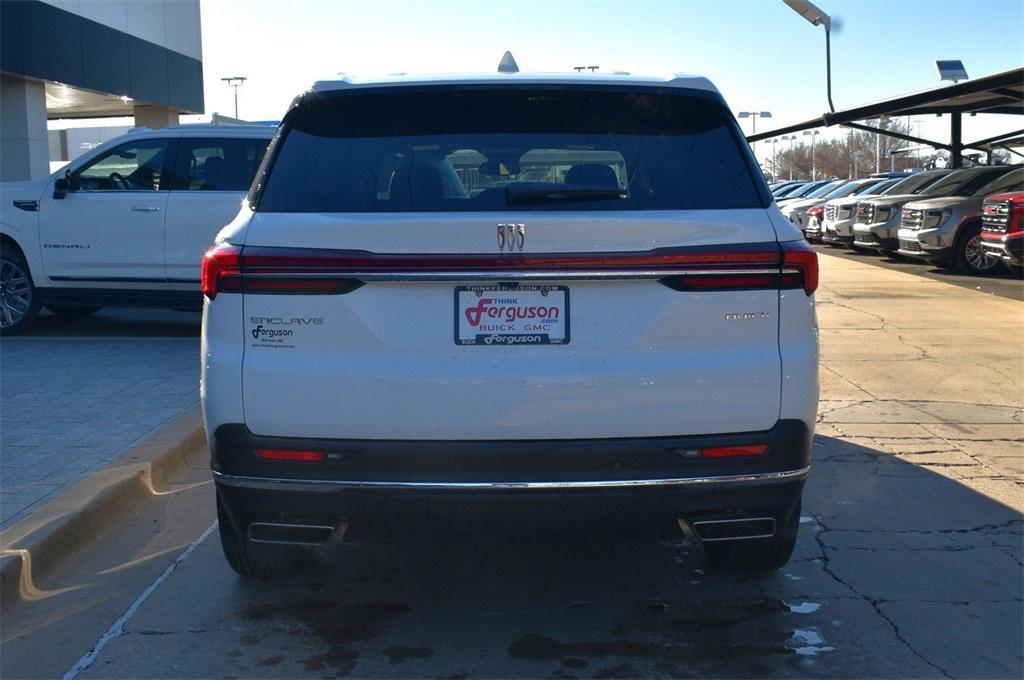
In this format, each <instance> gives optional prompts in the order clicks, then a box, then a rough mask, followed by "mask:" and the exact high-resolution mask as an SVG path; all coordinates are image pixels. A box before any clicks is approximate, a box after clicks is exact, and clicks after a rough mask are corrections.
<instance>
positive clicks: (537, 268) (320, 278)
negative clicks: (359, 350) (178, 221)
mask: <svg viewBox="0 0 1024 680" xmlns="http://www.w3.org/2000/svg"><path fill="white" fill-rule="evenodd" d="M780 248H781V251H782V252H781V255H782V257H780ZM521 276H525V277H528V278H531V279H534V280H537V279H604V278H611V279H633V278H641V279H658V280H660V281H661V282H662V283H663V284H665V285H666V286H669V287H670V288H673V289H675V290H757V289H779V288H803V289H804V290H805V291H806V292H807V294H808V295H810V294H811V293H813V292H814V289H815V288H817V285H818V268H817V255H816V254H815V253H814V251H813V250H811V249H810V246H808V245H807V244H806V243H805V242H802V241H799V242H793V243H783V244H777V243H752V244H739V245H731V246H712V247H706V246H705V247H693V248H659V249H657V250H651V251H647V252H640V253H637V252H615V253H541V254H537V255H528V254H519V253H515V254H502V255H477V254H465V255H463V254H400V255H399V254H376V253H368V252H365V251H353V250H313V249H304V248H271V247H260V246H256V247H250V246H246V247H245V248H239V247H237V246H231V245H228V244H219V245H217V246H214V247H213V248H211V249H210V250H209V251H208V252H207V253H206V257H205V258H204V259H203V273H202V288H203V293H204V294H205V295H206V296H207V297H208V298H210V299H211V300H212V299H214V298H215V297H216V296H217V294H218V293H220V292H228V291H230V292H242V293H266V294H296V293H297V294H340V293H348V292H350V291H353V290H355V289H356V288H359V287H360V286H362V285H363V283H364V282H366V281H380V280H386V281H397V280H408V281H415V280H433V281H473V280H502V281H507V280H509V279H512V280H515V279H517V278H520V277H521Z"/></svg>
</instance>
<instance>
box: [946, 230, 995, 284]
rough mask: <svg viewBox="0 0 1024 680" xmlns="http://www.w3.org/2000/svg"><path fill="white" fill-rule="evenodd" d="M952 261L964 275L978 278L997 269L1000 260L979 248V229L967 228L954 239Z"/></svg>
mask: <svg viewBox="0 0 1024 680" xmlns="http://www.w3.org/2000/svg"><path fill="white" fill-rule="evenodd" d="M953 261H954V262H956V266H957V269H959V270H960V271H962V272H963V273H964V274H971V275H973V276H980V275H984V274H990V273H992V272H994V271H996V269H997V268H998V267H999V263H1000V260H999V258H997V257H992V256H991V255H989V254H987V253H986V252H985V249H984V248H982V247H981V227H968V228H967V229H965V230H964V231H963V233H961V234H960V236H959V237H957V239H956V246H955V247H954V248H953Z"/></svg>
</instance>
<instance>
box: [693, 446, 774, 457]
mask: <svg viewBox="0 0 1024 680" xmlns="http://www.w3.org/2000/svg"><path fill="white" fill-rule="evenodd" d="M767 450H768V445H767V444H745V445H741V446H715V447H713V448H710V449H702V450H701V456H700V457H701V458H741V457H744V456H763V455H764V452H765V451H767Z"/></svg>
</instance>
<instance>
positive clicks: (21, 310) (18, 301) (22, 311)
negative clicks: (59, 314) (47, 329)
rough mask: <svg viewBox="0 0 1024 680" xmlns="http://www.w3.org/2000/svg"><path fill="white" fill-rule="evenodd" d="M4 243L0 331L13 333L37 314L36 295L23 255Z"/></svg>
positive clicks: (0, 256) (0, 263)
mask: <svg viewBox="0 0 1024 680" xmlns="http://www.w3.org/2000/svg"><path fill="white" fill-rule="evenodd" d="M4 245H5V247H4V251H3V253H0V335H17V334H18V333H20V332H22V331H23V330H25V329H26V328H27V327H28V325H29V324H31V323H32V321H33V320H34V319H35V318H36V315H37V314H39V295H37V294H36V287H35V285H34V284H33V283H32V274H31V272H29V270H28V264H26V263H25V258H23V257H22V256H21V253H19V252H18V251H17V250H16V249H14V248H11V247H9V246H7V244H6V243H5V244H4Z"/></svg>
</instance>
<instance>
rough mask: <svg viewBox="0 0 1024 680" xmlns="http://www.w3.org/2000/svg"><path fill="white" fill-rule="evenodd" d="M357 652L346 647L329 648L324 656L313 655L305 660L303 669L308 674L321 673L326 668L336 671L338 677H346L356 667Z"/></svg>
mask: <svg viewBox="0 0 1024 680" xmlns="http://www.w3.org/2000/svg"><path fill="white" fill-rule="evenodd" d="M357 659H359V652H357V651H356V650H354V649H349V648H348V647H331V648H330V649H328V650H327V652H326V653H325V654H314V655H313V656H311V657H309V658H308V659H306V660H305V661H304V662H303V664H304V666H303V668H305V669H306V671H308V672H310V673H321V672H323V671H324V670H325V669H326V668H327V667H328V666H330V667H331V668H333V669H335V670H336V671H337V676H338V677H347V676H348V675H349V674H350V673H351V672H352V669H354V668H355V667H356V660H357Z"/></svg>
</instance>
